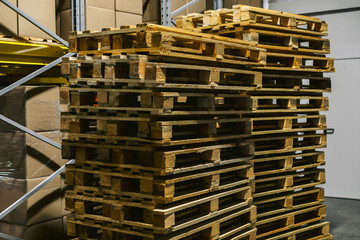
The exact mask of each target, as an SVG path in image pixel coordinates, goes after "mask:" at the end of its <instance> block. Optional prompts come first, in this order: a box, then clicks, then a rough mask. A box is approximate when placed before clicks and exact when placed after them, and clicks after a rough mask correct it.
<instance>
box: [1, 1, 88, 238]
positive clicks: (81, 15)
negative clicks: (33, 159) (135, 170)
mask: <svg viewBox="0 0 360 240" xmlns="http://www.w3.org/2000/svg"><path fill="white" fill-rule="evenodd" d="M0 2H2V3H3V4H5V5H6V6H7V7H9V8H10V9H12V10H13V11H15V12H16V13H18V14H19V15H20V16H22V17H24V18H25V19H27V20H28V21H29V22H31V23H32V24H34V25H35V26H36V27H38V28H39V29H41V30H42V31H43V32H45V33H46V34H48V35H49V36H50V37H52V38H53V39H55V40H56V41H58V42H59V43H61V44H63V45H64V46H66V47H68V46H69V44H68V42H66V41H65V40H64V39H62V38H61V37H59V36H58V35H56V34H55V33H53V32H51V31H50V30H49V29H47V28H46V27H44V26H43V25H41V24H40V23H38V22H37V21H36V20H35V19H33V18H32V17H30V16H29V15H28V14H26V13H25V12H23V11H22V10H20V9H19V8H17V7H16V6H14V5H13V4H11V3H10V2H9V1H8V0H0ZM84 7H85V4H84V0H73V1H72V14H73V15H72V16H73V30H74V31H82V30H85V11H84ZM74 55H75V53H67V54H65V55H64V56H62V57H60V58H58V59H56V60H54V61H53V62H51V63H49V64H47V65H45V66H44V67H42V68H40V69H38V70H36V71H34V72H33V73H31V74H29V75H27V76H26V77H23V78H22V79H20V80H18V81H16V82H14V83H13V84H11V85H9V86H7V87H5V88H3V89H1V90H0V96H2V95H4V94H6V93H8V92H10V91H11V90H13V89H15V88H16V87H18V86H20V85H22V84H24V83H26V82H28V81H30V80H31V79H33V78H35V77H37V76H39V75H40V74H42V73H44V72H46V71H47V70H49V69H50V68H52V67H54V66H56V65H58V64H60V63H61V62H62V58H63V57H71V56H74ZM0 120H2V121H4V122H6V123H8V124H10V125H12V126H14V127H16V128H18V129H19V130H21V131H23V132H26V133H28V134H30V135H31V136H33V137H35V138H37V139H40V140H41V141H44V142H46V143H48V144H50V145H51V146H53V147H55V148H58V149H61V145H60V144H58V143H56V142H54V141H52V140H50V139H48V138H46V137H43V136H41V135H40V134H38V133H36V132H34V131H32V130H31V129H29V128H26V127H24V126H22V125H21V124H18V123H17V122H15V121H13V120H11V119H9V118H7V117H5V116H4V115H2V114H0ZM73 162H74V160H70V161H69V162H68V163H66V164H69V163H73ZM64 170H65V165H64V166H62V167H60V168H59V169H58V170H57V171H56V172H54V173H53V174H51V175H50V176H49V177H48V178H46V179H45V180H44V181H42V182H41V183H40V184H39V185H37V186H36V187H34V188H33V189H32V190H30V191H29V192H28V193H26V194H25V195H24V196H22V197H21V198H19V199H18V200H17V201H16V202H14V203H13V204H11V205H10V206H9V207H8V208H6V209H5V210H4V211H2V212H1V213H0V220H1V219H3V218H4V217H5V216H6V215H8V214H9V213H10V212H11V211H13V210H14V209H15V208H17V207H18V206H19V205H21V204H22V203H23V202H25V201H26V200H27V199H28V198H30V197H31V196H32V195H34V194H35V193H36V192H37V191H39V190H40V189H41V188H43V187H44V186H45V185H46V184H48V183H49V182H50V181H51V180H53V179H54V178H55V177H56V176H58V175H60V174H61V173H62V172H64ZM0 237H2V238H5V239H9V240H21V239H20V238H17V237H13V236H10V235H7V234H4V233H0Z"/></svg>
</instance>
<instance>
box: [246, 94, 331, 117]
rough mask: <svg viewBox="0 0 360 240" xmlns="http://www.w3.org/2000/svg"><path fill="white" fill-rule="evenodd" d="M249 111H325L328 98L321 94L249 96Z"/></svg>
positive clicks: (327, 105)
mask: <svg viewBox="0 0 360 240" xmlns="http://www.w3.org/2000/svg"><path fill="white" fill-rule="evenodd" d="M250 99H251V100H252V101H251V102H250V105H249V106H248V107H249V108H251V110H252V111H251V113H275V112H313V111H315V109H318V111H326V110H328V107H329V100H328V98H327V97H322V96H284V95H281V96H276V95H275V96H274V95H273V96H268V95H267V96H251V97H250Z"/></svg>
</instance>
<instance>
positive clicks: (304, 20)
mask: <svg viewBox="0 0 360 240" xmlns="http://www.w3.org/2000/svg"><path fill="white" fill-rule="evenodd" d="M176 20H177V21H176V26H177V27H178V28H182V29H188V30H193V29H195V30H197V31H204V32H207V31H209V30H213V31H216V30H217V29H222V28H229V27H234V26H246V27H258V28H263V29H269V30H274V31H281V32H290V33H298V34H304V35H315V36H326V35H327V34H328V32H327V31H328V26H327V23H326V22H323V21H321V20H320V19H318V18H314V17H308V16H303V15H296V14H291V13H285V12H280V11H275V10H269V9H263V8H257V7H252V6H246V5H234V6H233V8H232V9H226V8H225V9H219V10H209V11H205V13H204V14H189V15H187V16H179V17H177V19H176Z"/></svg>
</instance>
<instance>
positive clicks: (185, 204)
mask: <svg viewBox="0 0 360 240" xmlns="http://www.w3.org/2000/svg"><path fill="white" fill-rule="evenodd" d="M65 198H66V203H67V204H66V209H67V210H69V211H72V212H75V218H76V219H78V220H85V219H88V218H90V219H95V220H96V219H105V218H109V220H108V221H109V222H110V221H112V220H115V221H117V223H119V224H122V225H130V226H134V227H142V228H145V229H151V230H153V232H154V233H156V234H169V233H170V232H175V231H178V230H181V229H184V228H186V227H189V226H192V225H194V224H197V223H200V222H203V221H206V220H209V219H212V218H215V217H217V216H219V215H222V214H225V213H228V212H231V211H234V210H236V209H237V210H239V211H241V209H243V208H244V207H247V206H248V203H249V202H251V201H252V195H251V189H250V186H247V187H241V188H235V189H230V190H226V191H220V192H216V193H213V194H207V195H204V196H201V197H195V198H191V199H188V200H184V201H180V202H177V203H173V204H168V205H165V206H149V205H144V204H141V203H136V202H126V201H121V200H117V199H116V198H115V197H110V196H109V197H101V195H100V196H93V195H92V194H87V193H86V192H84V194H79V193H75V192H73V191H68V192H67V193H66V196H65Z"/></svg>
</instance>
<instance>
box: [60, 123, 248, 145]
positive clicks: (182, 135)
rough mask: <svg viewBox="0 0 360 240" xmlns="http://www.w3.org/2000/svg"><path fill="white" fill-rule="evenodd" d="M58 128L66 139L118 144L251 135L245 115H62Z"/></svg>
mask: <svg viewBox="0 0 360 240" xmlns="http://www.w3.org/2000/svg"><path fill="white" fill-rule="evenodd" d="M61 123H62V127H61V129H68V131H69V134H68V137H67V139H70V140H73V141H74V140H87V141H91V140H94V139H104V140H105V141H106V142H107V143H114V144H120V143H122V142H127V141H134V142H140V143H147V144H153V145H157V146H169V145H172V146H175V145H182V144H194V143H201V142H209V141H218V140H229V139H234V140H236V139H240V138H245V137H249V136H250V122H249V121H248V119H246V118H213V119H193V120H192V119H185V120H173V121H171V120H169V121H150V122H135V121H112V120H111V121H108V120H89V119H77V118H63V119H62V121H61Z"/></svg>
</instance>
